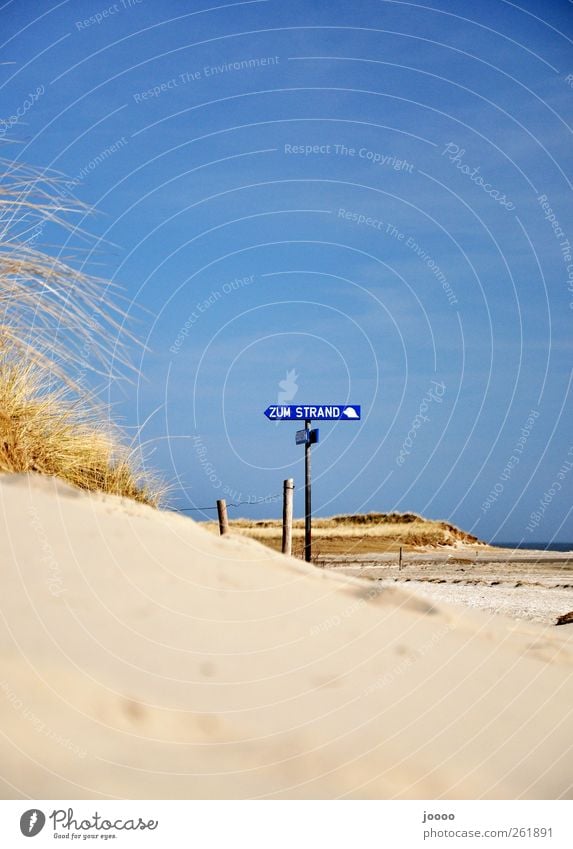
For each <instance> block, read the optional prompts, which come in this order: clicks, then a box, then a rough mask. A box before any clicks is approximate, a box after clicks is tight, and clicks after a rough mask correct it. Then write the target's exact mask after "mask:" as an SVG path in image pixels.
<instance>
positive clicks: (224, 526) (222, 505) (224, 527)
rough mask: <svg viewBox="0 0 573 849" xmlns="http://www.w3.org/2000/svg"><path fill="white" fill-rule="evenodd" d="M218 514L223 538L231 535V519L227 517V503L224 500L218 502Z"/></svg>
mask: <svg viewBox="0 0 573 849" xmlns="http://www.w3.org/2000/svg"><path fill="white" fill-rule="evenodd" d="M217 513H218V514H219V531H220V533H221V536H223V534H228V533H229V517H228V516H227V502H226V501H225V499H224V498H221V499H220V500H219V501H217Z"/></svg>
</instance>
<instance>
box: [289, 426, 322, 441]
mask: <svg viewBox="0 0 573 849" xmlns="http://www.w3.org/2000/svg"><path fill="white" fill-rule="evenodd" d="M318 435H319V430H318V428H317V427H314V428H313V429H312V430H306V429H305V430H297V432H296V433H295V435H294V440H295V442H296V444H297V445H306V443H307V442H309V443H310V444H311V445H316V443H317V442H318Z"/></svg>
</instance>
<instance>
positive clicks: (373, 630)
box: [0, 475, 573, 799]
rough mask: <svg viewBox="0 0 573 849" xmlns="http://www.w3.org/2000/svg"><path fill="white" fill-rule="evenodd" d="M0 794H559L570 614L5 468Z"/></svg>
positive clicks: (571, 687)
mask: <svg viewBox="0 0 573 849" xmlns="http://www.w3.org/2000/svg"><path fill="white" fill-rule="evenodd" d="M0 503H1V516H2V522H3V526H2V539H3V541H4V544H3V553H2V604H1V609H2V619H1V624H0V663H1V673H0V728H1V730H2V735H1V737H0V763H1V769H0V775H1V791H2V795H3V797H5V798H11V797H25V796H29V797H32V798H61V799H68V798H92V797H103V798H106V797H124V798H247V797H250V798H252V797H257V798H258V797H270V798H337V797H351V798H394V797H399V798H437V797H442V796H443V797H448V798H480V797H486V798H520V797H525V798H557V797H567V798H570V797H571V795H572V782H573V774H572V771H571V766H570V755H569V752H568V750H569V747H570V745H571V739H572V736H573V735H572V725H573V723H572V721H571V714H572V707H571V706H572V705H573V629H571V628H569V627H568V626H566V627H563V628H552V627H544V626H542V625H537V624H535V623H527V624H523V623H518V622H515V621H512V620H510V619H505V618H503V617H497V616H493V615H488V614H486V613H481V612H473V611H469V610H466V609H463V608H456V607H450V606H447V605H446V604H442V603H433V602H431V601H428V600H425V599H423V598H418V597H417V596H415V595H413V594H410V593H409V592H408V591H407V590H405V589H402V588H385V589H383V590H382V591H380V589H379V588H377V587H376V586H374V585H372V586H371V585H370V584H366V583H362V582H358V581H356V580H355V579H352V578H348V577H345V576H342V575H336V574H334V573H333V572H332V571H327V570H322V569H315V568H313V567H308V566H306V565H305V564H303V563H301V562H299V561H295V560H293V559H287V558H284V557H282V556H281V555H280V554H275V553H273V552H272V551H270V550H269V549H268V548H265V547H263V546H262V545H259V544H258V543H256V542H253V541H251V540H248V539H245V538H244V537H227V538H224V539H220V538H217V537H215V536H213V535H212V534H210V533H208V532H207V531H205V530H204V529H202V528H201V527H200V526H199V525H197V524H195V523H194V522H192V521H191V520H189V519H186V518H182V517H180V516H176V515H173V514H169V513H160V512H157V511H154V510H153V509H151V508H149V507H145V506H141V505H137V504H134V503H131V502H127V501H124V500H121V499H119V498H114V497H110V496H103V495H92V494H86V493H82V492H79V491H76V490H74V489H71V488H70V487H68V486H66V485H63V484H61V483H58V482H56V481H54V480H51V479H40V478H38V477H35V476H24V475H20V476H5V477H2V478H0Z"/></svg>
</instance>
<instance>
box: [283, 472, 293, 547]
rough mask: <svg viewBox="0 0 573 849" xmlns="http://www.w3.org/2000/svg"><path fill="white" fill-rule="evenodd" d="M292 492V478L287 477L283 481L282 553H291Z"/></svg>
mask: <svg viewBox="0 0 573 849" xmlns="http://www.w3.org/2000/svg"><path fill="white" fill-rule="evenodd" d="M293 493H294V480H293V479H292V478H288V479H287V480H286V481H283V545H282V553H283V554H291V553H292V500H293Z"/></svg>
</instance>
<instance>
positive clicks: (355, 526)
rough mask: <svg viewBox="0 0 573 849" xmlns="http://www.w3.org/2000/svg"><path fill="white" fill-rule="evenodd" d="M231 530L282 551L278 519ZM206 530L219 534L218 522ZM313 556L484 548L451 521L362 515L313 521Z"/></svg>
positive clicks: (299, 529)
mask: <svg viewBox="0 0 573 849" xmlns="http://www.w3.org/2000/svg"><path fill="white" fill-rule="evenodd" d="M230 525H231V529H232V530H233V531H234V532H235V533H238V534H241V535H243V536H248V537H251V539H256V540H257V541H258V542H262V543H263V544H264V545H268V546H269V547H270V548H274V549H277V550H280V547H281V534H282V526H281V522H280V520H278V519H274V520H273V519H270V520H269V519H263V520H260V521H249V520H248V519H235V520H234V521H231V523H230ZM206 527H207V528H208V529H209V530H211V531H214V532H215V533H218V525H217V523H216V522H209V523H207V525H206ZM312 536H313V540H314V545H313V553H314V554H315V555H316V556H317V557H322V556H324V555H327V554H349V555H351V554H369V553H376V552H381V551H398V549H399V548H400V546H402V547H403V548H405V549H409V550H412V549H417V548H434V547H437V546H444V545H476V544H479V545H484V544H485V543H481V542H480V540H478V538H477V537H475V536H472V534H468V533H466V532H465V531H462V530H460V529H459V528H456V527H455V525H451V524H450V523H449V522H437V521H433V520H432V519H424V518H423V517H422V516H418V515H417V514H416V513H358V514H355V515H341V516H330V517H328V518H318V519H313V521H312ZM303 538H304V520H303V519H296V520H295V521H294V522H293V552H294V553H295V554H296V553H299V552H300V551H302V545H303Z"/></svg>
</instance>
